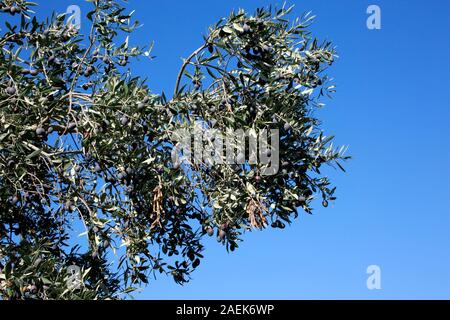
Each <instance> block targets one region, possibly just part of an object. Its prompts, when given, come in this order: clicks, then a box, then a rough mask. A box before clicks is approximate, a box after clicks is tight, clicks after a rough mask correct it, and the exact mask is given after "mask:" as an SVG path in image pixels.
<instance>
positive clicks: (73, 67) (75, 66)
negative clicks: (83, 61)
mask: <svg viewBox="0 0 450 320" xmlns="http://www.w3.org/2000/svg"><path fill="white" fill-rule="evenodd" d="M71 68H72V69H73V70H76V69H78V63H76V62H74V63H72V65H71Z"/></svg>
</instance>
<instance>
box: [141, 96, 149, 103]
mask: <svg viewBox="0 0 450 320" xmlns="http://www.w3.org/2000/svg"><path fill="white" fill-rule="evenodd" d="M149 101H150V98H149V97H148V96H145V97H144V99H143V100H142V102H143V103H148V102H149Z"/></svg>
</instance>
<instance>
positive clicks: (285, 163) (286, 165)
mask: <svg viewBox="0 0 450 320" xmlns="http://www.w3.org/2000/svg"><path fill="white" fill-rule="evenodd" d="M281 166H282V167H283V168H287V167H289V162H288V161H283V162H282V163H281Z"/></svg>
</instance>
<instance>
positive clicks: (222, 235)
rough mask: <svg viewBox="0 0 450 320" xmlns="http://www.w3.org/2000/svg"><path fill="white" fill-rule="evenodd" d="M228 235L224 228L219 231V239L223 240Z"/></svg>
mask: <svg viewBox="0 0 450 320" xmlns="http://www.w3.org/2000/svg"><path fill="white" fill-rule="evenodd" d="M226 235H227V233H226V232H225V231H223V230H220V231H219V239H220V240H223V239H225V236H226Z"/></svg>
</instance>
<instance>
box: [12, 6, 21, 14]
mask: <svg viewBox="0 0 450 320" xmlns="http://www.w3.org/2000/svg"><path fill="white" fill-rule="evenodd" d="M20 11H21V10H20V8H19V7H16V6H12V7H11V9H9V12H10V13H11V14H12V15H15V14H16V13H20Z"/></svg>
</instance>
